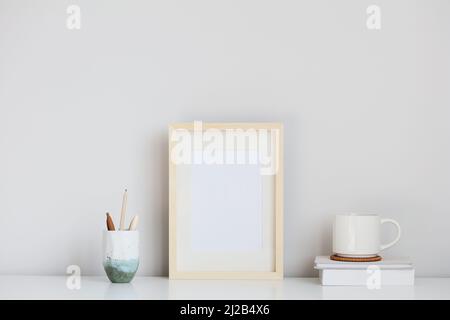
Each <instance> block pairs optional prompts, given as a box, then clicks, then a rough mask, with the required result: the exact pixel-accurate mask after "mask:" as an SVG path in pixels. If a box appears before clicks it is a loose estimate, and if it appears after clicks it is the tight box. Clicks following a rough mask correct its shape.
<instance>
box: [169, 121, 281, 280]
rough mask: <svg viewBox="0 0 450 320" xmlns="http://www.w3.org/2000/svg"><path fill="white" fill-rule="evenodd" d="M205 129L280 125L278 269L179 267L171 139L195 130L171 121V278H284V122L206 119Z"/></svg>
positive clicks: (277, 227) (263, 127)
mask: <svg viewBox="0 0 450 320" xmlns="http://www.w3.org/2000/svg"><path fill="white" fill-rule="evenodd" d="M202 127H203V129H208V128H217V129H238V128H241V129H250V128H252V129H278V130H279V141H278V145H277V147H278V150H279V153H278V159H277V161H278V170H277V173H276V175H275V271H273V272H270V271H269V272H259V271H254V272H242V271H236V272H230V271H221V272H208V271H203V272H183V271H177V263H176V258H177V255H176V201H175V195H176V190H175V189H176V185H175V182H176V169H175V167H176V166H175V164H173V163H172V161H171V159H170V151H171V150H172V144H173V143H172V141H171V139H170V137H171V134H172V131H173V130H176V129H187V130H193V129H194V123H193V122H185V123H173V124H170V125H169V142H168V144H169V146H168V147H169V150H168V153H169V154H168V157H169V158H168V159H169V278H170V279H173V280H176V279H218V280H220V279H282V278H283V276H284V271H283V270H284V266H283V255H284V244H283V242H284V239H283V225H284V217H283V216H284V212H283V210H284V199H283V184H284V150H283V142H284V137H283V135H284V132H283V131H284V130H283V124H282V123H278V122H254V123H252V122H245V123H244V122H243V123H239V122H233V123H225V122H223V123H222V122H217V123H216V122H215V123H211V122H205V123H202Z"/></svg>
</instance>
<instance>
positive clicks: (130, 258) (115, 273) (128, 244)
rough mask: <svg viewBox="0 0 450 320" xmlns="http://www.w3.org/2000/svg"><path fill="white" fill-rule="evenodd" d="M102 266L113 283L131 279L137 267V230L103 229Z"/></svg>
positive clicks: (126, 281) (125, 281)
mask: <svg viewBox="0 0 450 320" xmlns="http://www.w3.org/2000/svg"><path fill="white" fill-rule="evenodd" d="M103 267H104V269H105V272H106V275H107V276H108V278H109V280H110V281H111V282H113V283H128V282H130V281H131V280H133V278H134V275H135V274H136V271H137V270H138V267H139V231H107V230H105V231H103Z"/></svg>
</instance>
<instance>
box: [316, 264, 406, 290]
mask: <svg viewBox="0 0 450 320" xmlns="http://www.w3.org/2000/svg"><path fill="white" fill-rule="evenodd" d="M319 278H320V282H321V283H322V285H324V286H367V287H368V288H370V287H372V288H374V287H377V286H379V287H382V286H412V285H414V269H413V268H411V269H376V268H375V269H373V268H369V269H320V270H319Z"/></svg>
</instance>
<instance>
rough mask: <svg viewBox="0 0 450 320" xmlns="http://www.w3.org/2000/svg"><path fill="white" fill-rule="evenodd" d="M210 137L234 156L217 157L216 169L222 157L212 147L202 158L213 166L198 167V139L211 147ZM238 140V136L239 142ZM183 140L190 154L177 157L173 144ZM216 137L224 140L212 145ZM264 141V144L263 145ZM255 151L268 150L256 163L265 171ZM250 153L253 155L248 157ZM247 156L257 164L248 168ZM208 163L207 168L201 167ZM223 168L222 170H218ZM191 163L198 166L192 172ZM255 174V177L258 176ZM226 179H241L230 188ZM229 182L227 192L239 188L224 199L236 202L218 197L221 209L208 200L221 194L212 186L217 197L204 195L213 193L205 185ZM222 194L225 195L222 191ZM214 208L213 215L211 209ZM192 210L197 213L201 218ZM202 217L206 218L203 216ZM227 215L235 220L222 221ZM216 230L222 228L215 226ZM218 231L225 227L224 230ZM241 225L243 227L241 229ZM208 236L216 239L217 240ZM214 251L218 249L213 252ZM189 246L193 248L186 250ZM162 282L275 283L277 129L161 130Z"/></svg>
mask: <svg viewBox="0 0 450 320" xmlns="http://www.w3.org/2000/svg"><path fill="white" fill-rule="evenodd" d="M212 133H214V134H216V135H217V136H216V137H217V139H216V141H214V142H215V143H216V144H217V145H219V144H218V143H217V141H219V142H220V141H222V144H223V145H224V150H225V151H224V152H225V153H227V155H228V154H230V152H229V151H230V150H231V149H233V150H235V152H236V153H232V155H233V157H231V156H230V157H228V158H227V157H226V156H223V159H225V158H226V161H225V160H224V161H223V163H222V162H220V159H222V158H221V157H222V154H221V153H220V152H219V151H220V149H219V148H218V147H216V149H215V150H216V151H217V150H219V151H217V152H216V153H213V152H211V153H210V154H212V155H214V156H215V157H216V158H215V161H216V162H214V161H211V159H209V162H208V163H206V162H207V161H206V154H207V152H206V147H205V139H206V138H205V136H208V135H209V136H208V138H209V140H208V139H206V140H208V141H209V142H211V141H213V139H211V137H212V136H214V134H212ZM231 134H234V136H233V137H234V138H236V139H234V138H233V139H231V138H229V136H231ZM240 134H241V135H243V136H240ZM254 134H256V137H257V138H256V140H257V141H258V142H257V148H255V147H253V146H252V145H254V141H255V139H254V138H253V136H254ZM183 135H184V137H185V139H184V140H186V141H190V145H189V146H188V147H186V148H184V152H185V153H186V154H189V153H190V152H191V153H190V154H189V155H186V154H184V152H180V150H181V149H182V148H180V145H181V141H182V140H183V139H182V138H180V137H183ZM199 135H201V136H202V140H201V141H202V142H201V143H199V142H198V139H197V138H198V137H199ZM220 135H223V137H224V138H223V139H219V138H220ZM188 137H190V138H188ZM242 137H244V138H245V139H247V140H245V141H246V143H245V144H244V143H242V142H243V141H244V138H242ZM264 137H266V138H264ZM239 139H240V140H239ZM231 140H233V141H237V140H239V141H240V142H241V144H240V145H239V144H238V145H237V146H236V147H234V146H233V145H232V144H231V143H229V141H231ZM266 140H267V141H269V142H268V143H267V141H266ZM223 141H226V142H223ZM264 144H268V145H270V147H267V148H266V147H265V146H264ZM209 146H211V144H209ZM189 148H191V149H190V150H191V151H189ZM204 148H205V150H204ZM211 149H213V148H211ZM256 149H257V150H256ZM262 149H265V150H266V151H267V150H269V149H270V152H267V154H270V156H268V157H266V158H265V160H267V159H270V161H265V162H264V165H267V163H270V165H267V166H266V167H264V166H263V164H262V163H263V161H261V159H262V158H263V157H262V151H261V150H262ZM233 152H234V151H233ZM241 154H245V160H246V161H248V162H249V163H248V164H247V163H237V164H238V165H236V163H232V165H230V166H227V165H228V164H229V162H230V161H229V160H230V159H231V160H233V161H237V160H236V159H239V156H240V155H241ZM255 154H257V155H258V156H255ZM197 155H201V157H205V159H203V160H201V161H204V162H205V163H202V162H201V161H198V159H197V158H196V156H197ZM217 155H220V156H217ZM255 157H257V158H258V160H257V163H256V164H255V163H250V162H251V161H250V159H253V160H254V158H255ZM180 159H182V160H180ZM186 159H188V160H189V159H190V160H191V162H190V163H189V162H188V160H186ZM217 159H219V160H217ZM242 159H244V156H242V158H241V160H242ZM183 161H184V162H183ZM225 162H226V163H225ZM211 163H212V166H211V165H210V166H208V165H209V164H211ZM224 163H225V166H219V165H222V164H224ZM199 164H200V166H198V165H199ZM255 165H256V167H255ZM255 168H258V169H257V170H259V171H255ZM224 170H225V171H224ZM226 170H231V171H226ZM221 172H222V173H221ZM255 172H260V173H259V174H260V177H258V176H257V174H255ZM219 173H220V174H219ZM230 173H231V174H230ZM230 176H231V177H230ZM233 177H236V179H244V180H242V181H243V182H241V180H239V182H240V183H235V182H234V180H232V179H234V178H233ZM205 179H210V180H205ZM211 179H212V180H211ZM214 179H215V180H214ZM230 179H231V180H230ZM222 180H223V181H222ZM205 181H206V183H205ZM227 181H228V182H227ZM229 181H232V183H233V185H232V188H231V189H233V188H234V186H238V185H240V184H242V185H243V186H241V188H242V189H240V190H234V191H233V190H232V191H231V193H233V192H234V196H235V197H237V198H236V199H237V201H235V202H233V201H226V200H225V199H224V200H223V203H222V204H219V203H217V202H214V199H221V198H220V196H221V193H220V192H221V191H222V189H220V188H219V191H217V192H218V196H217V195H215V194H212V195H211V194H210V193H211V192H213V191H212V190H214V187H213V185H218V186H223V185H226V184H227V183H228V185H229ZM210 182H211V183H210ZM205 185H207V187H205ZM248 186H250V187H248ZM253 186H254V188H253ZM197 189H198V190H197ZM227 190H228V189H227ZM226 192H229V191H226ZM197 194H201V195H202V197H199V196H197ZM203 195H204V196H203ZM226 195H227V196H228V193H226ZM208 201H209V202H208ZM241 201H242V204H241ZM216 203H217V205H216ZM230 203H231V204H232V203H236V205H235V206H234V207H233V208H237V210H236V211H234V210H229V209H227V208H228V206H230V205H231V204H230ZM214 206H215V208H216V209H214ZM241 206H242V208H241ZM192 208H195V209H192ZM210 208H212V209H210ZM248 208H250V209H248ZM247 209H248V210H247ZM227 210H228V211H227ZM220 211H225V213H226V216H224V215H223V214H222V215H219V213H217V217H218V219H219V220H220V219H222V220H220V221H221V222H222V223H220V224H219V222H220V221H217V217H216V216H214V214H216V212H220ZM200 212H204V213H203V215H202V214H200ZM238 212H240V213H238ZM205 213H207V214H210V215H208V216H206V215H205ZM228 214H230V216H231V215H233V214H234V219H235V220H234V221H233V220H231V219H232V218H230V219H229V221H228V220H227V219H228ZM205 218H206V219H205ZM214 219H216V220H214ZM224 219H225V220H224ZM241 219H242V220H241ZM206 220H207V221H206ZM237 220H240V221H237ZM205 221H206V222H205ZM208 221H209V222H208ZM223 222H226V223H223ZM241 222H242V223H241ZM208 223H209V224H208ZM216 224H219V225H218V226H216V229H214V228H213V227H211V225H216ZM223 225H225V227H223V228H222V226H223ZM226 225H229V227H228V229H227V228H226ZM243 225H245V226H243ZM247 226H248V228H247V229H244V228H245V227H247ZM210 229H211V230H213V231H211V230H210ZM225 229H226V230H228V231H226V230H225ZM237 229H239V230H240V232H239V230H237ZM214 230H215V231H216V232H215V231H214ZM247 230H248V232H247ZM208 232H209V233H208ZM213 232H215V233H213ZM204 233H206V235H205V234H204ZM211 234H214V237H213V239H212V238H211V237H210V236H211ZM216 234H222V235H224V236H222V237H221V238H220V236H216ZM238 234H239V236H240V237H241V239H244V240H243V241H240V240H239V239H237V240H236V237H237V235H238ZM208 236H209V237H210V238H211V239H210V238H208ZM219 238H220V239H219ZM205 240H206V241H205ZM209 240H212V241H209ZM214 245H216V246H217V248H219V249H217V250H215V249H216V248H215V247H213V246H214ZM195 246H197V247H196V248H194V249H193V247H195ZM205 246H206V247H205ZM233 250H234V251H233ZM169 278H170V279H282V278H283V126H282V124H280V123H202V122H193V123H176V124H171V125H169Z"/></svg>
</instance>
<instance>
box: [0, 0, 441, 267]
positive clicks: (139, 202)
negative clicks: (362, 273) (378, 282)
mask: <svg viewBox="0 0 450 320" xmlns="http://www.w3.org/2000/svg"><path fill="white" fill-rule="evenodd" d="M374 3H375V4H378V5H380V6H381V9H382V29H381V30H380V31H369V30H368V29H367V28H366V17H367V15H366V8H367V6H368V5H370V4H374ZM69 4H78V5H79V6H80V7H81V10H82V28H81V30H79V31H69V30H68V29H67V28H66V17H67V14H66V8H67V6H68V5H69ZM449 57H450V2H449V1H446V0H441V1H437V0H433V1H426V0H423V1H406V0H405V1H398V0H395V1H392V0H389V1H387V0H383V1H382V0H377V1H372V0H370V1H366V0H362V1H361V0H352V1H350V0H347V1H333V0H328V1H317V0H314V1H313V0H310V1H299V0H291V1H287V0H277V1H275V0H270V1H269V0H258V1H257V0H226V1H225V0H179V1H168V0H164V1H162V0H160V1H111V0H103V1H100V0H71V1H66V0H64V1H61V0H52V1H51V0H45V1H32V0H29V1H25V0H0V227H1V230H0V273H3V274H63V273H65V269H66V267H67V266H68V265H70V264H78V265H80V266H81V267H82V272H83V274H103V269H102V266H101V232H102V230H103V229H104V218H105V216H104V214H105V212H106V211H107V210H110V211H111V212H112V213H113V214H115V218H116V221H118V212H119V210H120V202H121V196H122V190H123V188H124V187H128V189H129V192H130V194H129V213H130V215H131V214H140V215H141V219H142V220H141V223H142V224H141V227H140V230H141V233H142V238H141V239H142V241H141V249H142V250H141V267H140V274H141V275H164V274H167V272H168V270H167V266H168V261H167V260H168V254H167V251H168V243H167V242H168V241H167V239H168V234H167V230H168V225H167V215H168V213H167V211H168V207H167V202H168V199H167V175H168V172H167V148H166V143H167V137H166V135H167V124H168V123H170V122H176V121H191V120H194V119H197V120H203V121H213V120H214V121H282V122H284V124H285V133H286V136H285V146H286V151H285V170H286V178H285V190H286V194H285V272H286V275H288V276H312V275H314V274H315V272H314V271H313V270H312V262H313V259H314V256H315V255H317V254H328V253H330V249H331V234H330V231H331V221H332V216H333V214H335V213H339V212H345V211H349V210H355V211H371V212H375V213H379V214H381V215H383V216H386V217H391V218H394V219H397V220H398V221H399V222H400V224H401V225H402V227H403V230H404V233H403V238H402V239H401V241H400V243H399V244H398V245H397V246H395V247H394V248H392V249H391V250H389V251H388V252H387V255H391V256H392V255H401V256H405V255H407V256H411V257H412V258H413V260H414V262H415V264H416V267H417V274H418V275H422V276H432V275H433V276H449V275H450V255H448V252H449V251H450V126H449V120H450V92H449V89H450V59H449ZM116 223H118V222H116ZM385 236H386V238H389V237H390V236H393V230H392V231H390V232H386V234H385Z"/></svg>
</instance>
